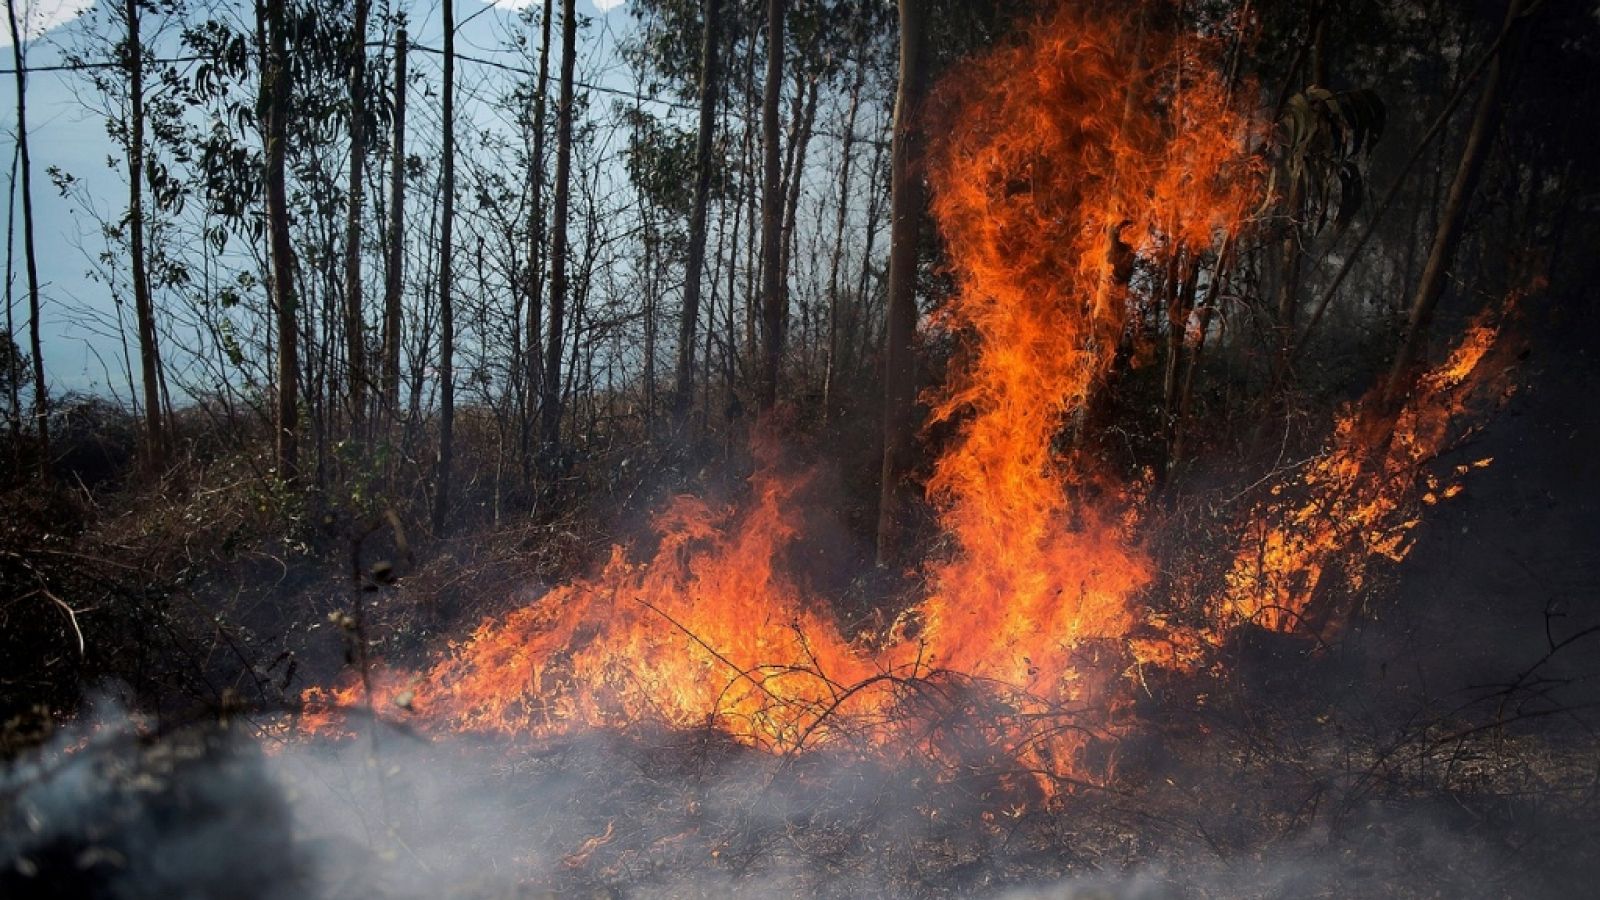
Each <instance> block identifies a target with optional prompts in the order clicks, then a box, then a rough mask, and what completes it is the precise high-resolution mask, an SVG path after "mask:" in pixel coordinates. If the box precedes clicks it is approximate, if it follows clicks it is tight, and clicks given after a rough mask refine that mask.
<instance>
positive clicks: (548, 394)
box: [539, 0, 578, 461]
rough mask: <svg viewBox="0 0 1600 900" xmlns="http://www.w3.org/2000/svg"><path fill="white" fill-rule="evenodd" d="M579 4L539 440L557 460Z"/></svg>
mask: <svg viewBox="0 0 1600 900" xmlns="http://www.w3.org/2000/svg"><path fill="white" fill-rule="evenodd" d="M574 5H575V4H574V2H573V0H561V86H560V99H559V100H558V102H557V103H556V185H555V188H556V195H555V204H554V206H555V208H554V210H553V211H552V212H553V217H552V218H553V220H554V221H553V222H552V225H553V227H554V232H555V234H554V236H553V239H554V243H553V244H552V245H551V247H550V337H549V346H548V348H547V349H546V351H545V372H544V399H543V402H542V403H541V404H540V408H539V438H540V443H541V444H542V445H543V447H542V450H543V452H544V453H545V454H547V457H548V458H549V459H551V460H552V461H553V460H554V459H555V458H556V457H558V456H559V454H560V449H561V338H562V330H563V322H562V318H563V317H564V315H565V314H566V305H567V290H568V289H567V206H568V204H569V202H570V200H571V193H572V186H571V184H570V182H571V180H572V179H571V175H572V69H573V65H574V63H575V62H576V61H577V44H578V16H577V12H576V11H575V10H574V8H573V7H574Z"/></svg>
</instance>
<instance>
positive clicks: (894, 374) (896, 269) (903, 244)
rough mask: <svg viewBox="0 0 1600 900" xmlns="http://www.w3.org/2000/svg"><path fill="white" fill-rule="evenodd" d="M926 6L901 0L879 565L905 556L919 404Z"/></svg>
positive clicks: (921, 1)
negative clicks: (915, 344)
mask: <svg viewBox="0 0 1600 900" xmlns="http://www.w3.org/2000/svg"><path fill="white" fill-rule="evenodd" d="M926 13H927V8H926V0H900V85H899V90H898V92H897V95H896V97H895V105H894V147H893V151H892V152H893V159H892V163H891V172H890V182H891V187H890V191H891V199H890V206H891V212H890V225H889V229H890V230H889V308H888V313H887V323H886V325H887V329H888V331H887V335H886V337H885V340H884V373H883V374H884V379H883V380H884V408H883V471H882V475H881V477H880V482H879V499H878V565H880V566H891V565H894V564H896V563H897V562H898V560H899V556H900V553H901V551H902V550H903V547H902V544H903V542H904V541H903V532H904V529H905V521H904V520H905V511H906V507H907V506H908V499H909V496H908V495H909V493H910V490H909V485H907V484H906V483H905V475H906V472H907V470H908V469H909V468H910V459H911V449H912V439H913V435H914V427H915V423H914V416H913V412H914V408H915V405H916V380H917V376H916V360H915V357H914V356H913V353H912V341H913V338H914V337H915V334H916V328H917V237H918V234H919V233H920V232H921V225H922V215H923V205H924V197H923V189H922V172H921V134H920V132H921V128H920V122H919V118H920V115H919V114H920V111H921V110H920V108H921V106H922V99H923V94H924V92H925V83H926V73H925V72H924V71H923V68H924V63H925V60H924V58H923V57H924V45H925V36H924V25H925V23H926Z"/></svg>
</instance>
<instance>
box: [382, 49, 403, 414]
mask: <svg viewBox="0 0 1600 900" xmlns="http://www.w3.org/2000/svg"><path fill="white" fill-rule="evenodd" d="M392 142H393V143H392V146H393V159H392V160H391V161H390V163H389V165H390V171H389V248H388V249H389V257H388V260H387V264H386V266H385V271H384V279H383V406H384V412H385V414H386V415H387V416H388V417H389V421H390V422H391V423H392V422H393V421H394V419H396V418H398V413H399V408H400V288H401V282H402V281H403V280H404V278H405V207H406V30H405V29H404V28H401V29H399V30H398V31H396V32H395V36H394V135H393V138H392Z"/></svg>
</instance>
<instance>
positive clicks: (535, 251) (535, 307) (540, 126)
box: [522, 0, 553, 480]
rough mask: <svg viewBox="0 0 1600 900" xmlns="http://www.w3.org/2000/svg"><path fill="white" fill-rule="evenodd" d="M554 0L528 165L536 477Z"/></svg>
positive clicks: (544, 32) (530, 402) (543, 34)
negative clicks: (546, 136) (546, 137)
mask: <svg viewBox="0 0 1600 900" xmlns="http://www.w3.org/2000/svg"><path fill="white" fill-rule="evenodd" d="M552 12H553V4H552V0H544V14H543V16H541V18H540V22H539V31H540V37H539V81H538V83H537V88H536V91H535V93H534V96H533V158H532V159H531V160H530V164H529V166H528V168H529V170H530V171H529V179H530V182H531V183H530V185H529V195H530V199H529V203H530V206H531V207H532V209H531V215H532V219H533V221H532V223H531V227H530V228H529V229H528V231H529V235H528V237H529V247H528V327H527V331H528V376H527V378H528V388H527V390H528V398H527V402H526V404H525V406H524V411H523V419H522V477H523V479H524V480H531V479H532V478H533V431H534V428H533V421H534V420H533V416H534V410H535V409H536V408H540V402H539V398H540V383H541V382H542V380H543V377H544V369H543V366H542V365H541V363H542V356H541V348H540V335H541V331H542V326H543V319H544V260H545V242H546V240H547V235H546V228H545V217H544V126H545V106H546V102H545V98H546V95H547V94H548V93H549V84H550V16H551V13H552Z"/></svg>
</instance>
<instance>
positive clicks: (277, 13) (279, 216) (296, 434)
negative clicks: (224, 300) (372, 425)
mask: <svg viewBox="0 0 1600 900" xmlns="http://www.w3.org/2000/svg"><path fill="white" fill-rule="evenodd" d="M256 32H257V39H258V40H263V41H264V42H265V44H266V46H265V48H264V49H265V50H266V66H265V67H264V71H263V72H262V78H261V95H262V96H261V99H262V104H261V107H262V110H263V120H264V121H263V122H262V125H263V135H264V138H265V142H266V147H265V148H264V149H265V151H266V159H265V171H264V173H263V180H264V182H265V188H266V200H267V233H268V244H269V247H270V252H271V258H272V301H273V306H274V308H275V309H276V312H277V331H278V371H277V406H276V416H275V417H274V418H275V424H276V428H277V441H276V456H277V465H278V476H279V477H280V478H283V479H285V480H290V479H294V478H295V477H296V476H297V475H298V474H299V463H300V461H299V438H300V422H299V415H300V407H299V403H300V393H299V390H300V323H299V318H298V316H299V308H298V300H297V297H296V291H295V282H294V275H295V262H294V247H293V245H292V244H291V243H290V240H289V207H288V196H287V193H286V191H285V188H284V153H285V147H284V140H285V132H286V125H287V122H286V120H287V118H288V106H289V51H288V34H287V27H286V23H285V22H284V4H282V3H277V2H270V0H257V2H256Z"/></svg>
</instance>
